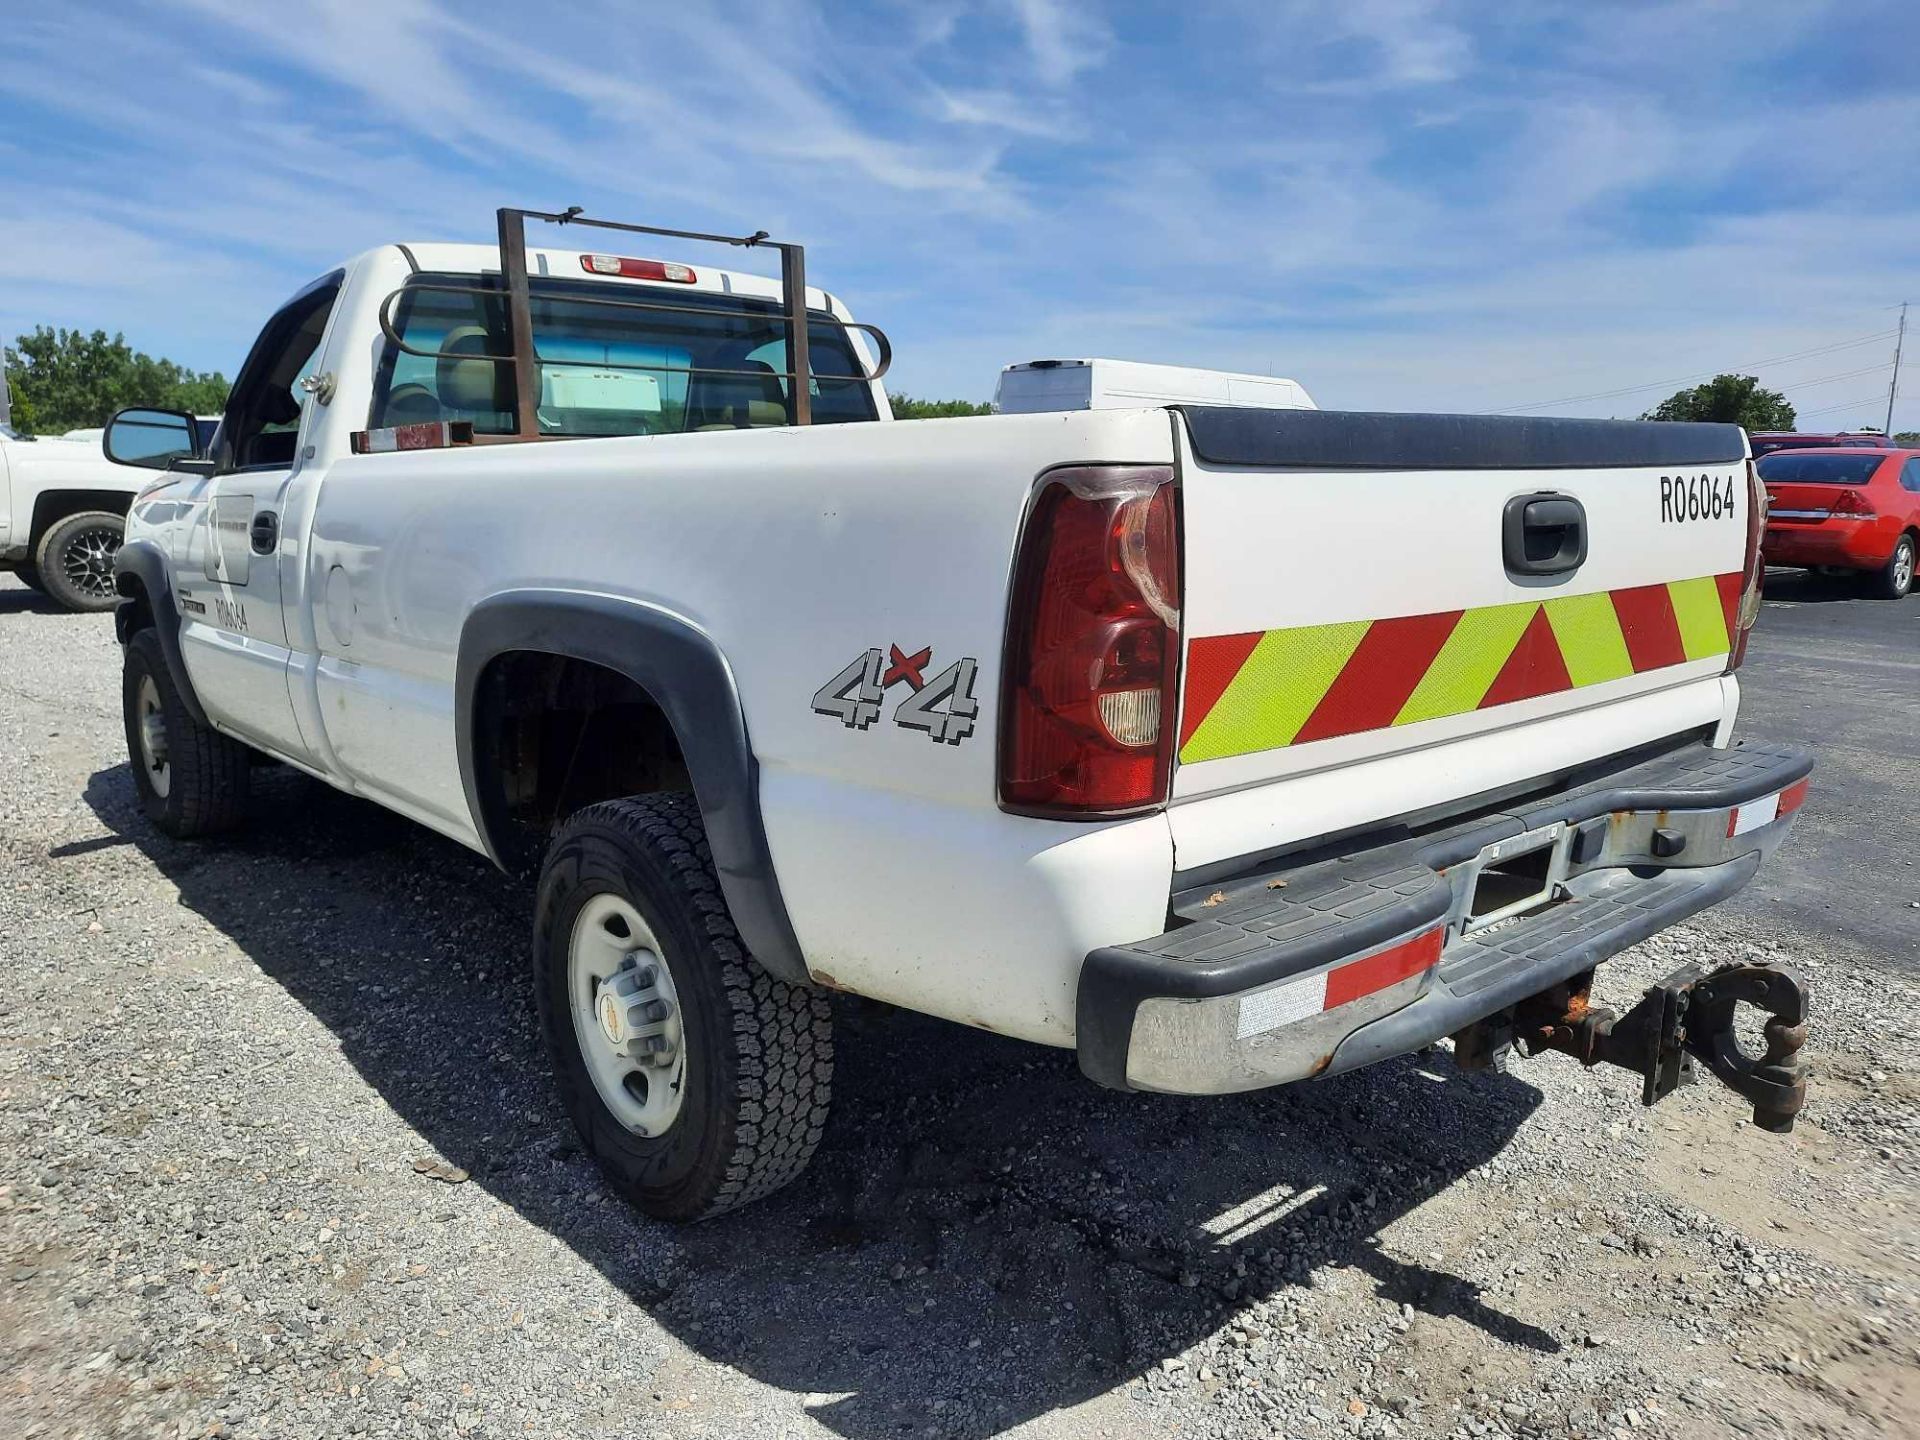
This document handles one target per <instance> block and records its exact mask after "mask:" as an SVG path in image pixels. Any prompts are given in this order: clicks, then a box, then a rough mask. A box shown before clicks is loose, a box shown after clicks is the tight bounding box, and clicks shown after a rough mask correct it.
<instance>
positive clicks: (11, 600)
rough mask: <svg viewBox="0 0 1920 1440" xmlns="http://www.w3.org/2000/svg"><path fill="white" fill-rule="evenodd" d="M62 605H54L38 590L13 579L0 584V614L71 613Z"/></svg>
mask: <svg viewBox="0 0 1920 1440" xmlns="http://www.w3.org/2000/svg"><path fill="white" fill-rule="evenodd" d="M73 613H74V612H73V611H71V610H69V609H67V607H66V606H64V605H56V604H54V602H53V601H51V600H49V599H48V598H47V597H46V596H44V595H42V594H41V593H40V592H39V591H38V590H34V589H32V588H30V587H28V586H26V585H22V584H20V583H19V582H18V581H14V582H13V583H11V584H5V585H0V615H71V614H73Z"/></svg>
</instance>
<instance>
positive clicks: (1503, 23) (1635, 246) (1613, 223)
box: [0, 0, 1920, 428]
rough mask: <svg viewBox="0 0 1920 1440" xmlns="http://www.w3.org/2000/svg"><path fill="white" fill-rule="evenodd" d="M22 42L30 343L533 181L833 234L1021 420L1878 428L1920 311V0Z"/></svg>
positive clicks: (238, 337)
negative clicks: (1289, 416)
mask: <svg viewBox="0 0 1920 1440" xmlns="http://www.w3.org/2000/svg"><path fill="white" fill-rule="evenodd" d="M9 8H12V7H9ZM22 8H25V7H22ZM6 30H7V51H8V54H7V59H6V62H5V64H4V65H3V66H0V181H3V182H4V184H3V186H0V197H4V203H0V331H4V332H5V333H6V334H7V335H9V336H10V335H12V334H13V333H15V332H17V331H19V330H21V329H23V328H27V327H30V326H31V325H33V324H35V323H48V324H58V325H73V326H84V327H87V328H92V327H95V326H98V327H103V328H105V329H108V330H122V331H125V332H126V335H127V337H128V339H129V340H130V341H131V342H132V343H134V344H135V345H136V346H138V347H140V348H142V349H145V350H149V351H152V352H155V353H159V354H165V355H169V356H172V357H173V358H175V359H178V360H181V361H183V362H185V363H188V364H192V365H194V366H197V367H203V368H220V369H224V370H226V371H227V372H228V373H229V374H231V373H232V371H233V370H234V368H235V367H236V366H237V364H238V362H239V360H240V358H241V357H242V355H243V353H244V351H245V348H246V346H247V344H248V342H249V341H250V340H251V338H252V334H253V331H254V329H255V327H256V326H257V324H258V322H259V321H260V320H261V319H262V318H264V316H265V314H266V312H267V311H268V309H269V308H270V307H271V306H272V305H273V304H274V303H275V302H277V301H278V300H279V299H280V298H282V297H283V296H284V295H286V294H287V293H289V292H291V291H292V290H293V289H294V288H295V287H296V286H297V285H299V284H300V283H301V282H302V281H304V280H305V279H307V278H309V277H310V276H311V275H313V274H315V273H318V272H319V271H321V270H322V269H324V268H326V267H328V266H329V265H331V264H332V263H334V262H335V261H336V260H338V259H341V258H344V257H345V256H347V255H349V254H352V253H355V252H357V251H359V250H363V249H365V248H367V247H369V246H371V245H374V244H378V243H381V242H384V241H388V240H395V239H441V238H444V239H486V238H488V237H489V235H490V228H491V216H492V212H493V209H494V207H496V206H497V205H500V204H518V205H526V206H532V207H547V208H559V207H561V206H564V205H568V204H579V205H583V206H585V207H586V208H587V210H588V212H589V213H593V214H604V215H607V216H610V217H614V218H623V219H632V220H640V221H644V222H648V223H655V224H665V225H671V226H681V227H687V228H694V229H709V228H710V229H716V230H726V231H737V230H748V229H753V228H765V229H767V230H770V231H772V232H774V233H775V234H776V235H778V236H780V237H782V238H789V239H797V240H800V241H802V242H804V243H805V244H806V245H807V247H808V259H809V264H810V267H811V273H812V276H813V278H814V279H815V280H816V282H817V283H823V284H825V285H827V286H828V287H829V288H831V289H833V290H834V291H835V292H836V293H838V294H841V295H843V296H844V297H846V299H847V300H848V303H849V304H850V305H851V306H852V307H853V309H854V311H855V313H856V314H857V315H858V316H859V317H860V318H862V319H866V320H869V321H872V322H875V323H877V324H879V325H881V326H883V327H884V328H885V329H886V330H887V331H888V332H889V334H890V335H891V336H892V337H893V340H894V344H895V349H896V355H897V359H896V362H895V371H894V375H893V377H892V384H893V387H894V388H896V389H903V390H907V391H910V392H912V393H916V394H931V395H940V396H949V395H953V396H964V397H969V398H981V399H984V398H986V397H987V396H988V395H990V394H991V392H992V389H993V383H994V377H995V375H996V374H997V372H998V370H999V367H1000V366H1001V365H1003V364H1005V363H1008V362H1010V361H1015V360H1022V359H1030V358H1036V357H1043V356H1059V355H1115V356H1122V357H1127V358H1133V359H1143V360H1160V361H1167V362H1173V363H1181V364H1197V365H1209V366H1215V367H1218V368H1224V369H1236V370H1249V371H1254V372H1259V373H1269V372H1270V373H1277V374H1285V375H1291V376H1293V377H1295V378H1297V379H1299V380H1301V381H1302V382H1303V383H1305V384H1306V385H1307V387H1308V388H1309V389H1310V390H1311V391H1312V392H1313V393H1314V394H1315V396H1316V397H1317V398H1318V399H1319V400H1320V402H1321V403H1322V404H1323V405H1329V406H1340V407H1346V408H1361V409H1364V408H1380V409H1461V410H1492V409H1511V408H1518V407H1522V406H1529V407H1533V408H1535V409H1537V410H1539V411H1540V412H1542V413H1546V412H1554V413H1565V414H1597V415H1606V414H1632V413H1636V412H1637V411H1638V410H1640V409H1643V408H1645V407H1646V406H1647V405H1650V404H1652V403H1653V402H1654V401H1656V400H1658V399H1660V398H1661V397H1662V396H1663V395H1664V394H1666V393H1667V392H1668V391H1670V390H1671V389H1673V388H1676V387H1677V385H1678V383H1680V382H1681V381H1687V380H1691V379H1693V378H1695V377H1696V376H1698V377H1700V378H1704V377H1705V376H1706V375H1707V374H1710V373H1712V372H1713V371H1715V370H1718V369H1725V368H1745V369H1748V370H1752V371H1755V372H1756V373H1759V374H1760V375H1761V376H1762V378H1763V379H1764V380H1765V381H1767V382H1768V383H1770V384H1773V385H1776V386H1779V387H1782V388H1785V389H1786V390H1787V392H1788V396H1789V398H1790V399H1792V400H1793V401H1794V402H1795V403H1796V404H1797V405H1798V406H1799V407H1800V409H1801V411H1802V416H1803V424H1804V426H1805V427H1806V428H1825V427H1827V426H1830V425H1834V426H1837V425H1845V424H1858V423H1876V424H1877V423H1878V422H1879V420H1880V419H1881V417H1882V415H1883V413H1884V409H1885V398H1884V397H1885V393H1886V378H1887V377H1886V371H1885V365H1886V362H1887V361H1888V359H1889V358H1890V352H1891V337H1890V334H1889V333H1886V332H1890V331H1891V329H1892V326H1893V323H1894V320H1895V318H1896V317H1895V313H1894V311H1893V309H1891V308H1890V307H1893V306H1896V305H1897V304H1898V302H1899V301H1901V300H1902V299H1912V300H1914V301H1916V302H1920V78H1916V77H1920V6H1916V5H1914V4H1912V3H1911V0H1884V3H1883V0H1852V3H1835V4H1822V3H1819V0H1740V3H1735V0H1724V3H1722V0H1674V3H1662V4H1652V3H1648V4H1641V3H1631V0H1625V3H1616V0H1573V3H1557V0H1522V3H1477V4H1450V3H1437V0H1264V3H1263V0H1246V3H1221V4H1208V3H1204V0H1203V3H1197V4H1190V5H1185V6H1179V7H1168V6H1161V5H1153V6H1137V7H1134V6H1112V7H1099V6H1094V5H1082V4H1078V3H1073V0H978V3H945V0H922V3H889V0H862V3H845V4H840V3H834V4H825V3H819V4H815V3H804V0H796V3H790V4H788V3H741V4H733V3H726V4H712V5H706V4H700V3H698V0H683V3H681V4H677V5H675V4H662V3H657V0H653V3H639V0H622V3H614V0H568V3H566V4H564V5H549V6H534V5H527V4H524V3H520V4H515V5H504V4H495V3H491V0H473V3H454V0H378V3H371V0H303V3H301V4H299V5H289V6H282V5H265V4H260V3H257V0H188V3H177V4H172V5H165V4H146V5H141V6H139V7H137V8H136V7H132V6H115V5H95V4H87V3H78V0H69V3H63V4H61V5H53V6H34V7H31V9H30V10H28V13H25V14H15V15H12V16H10V17H9V18H8V21H7V26H6ZM692 258H698V257H697V256H695V257H692ZM1915 328H1916V330H1920V311H1917V312H1916V318H1915ZM1917 351H1920V344H1916V345H1914V346H1910V347H1909V356H1910V358H1912V359H1914V360H1915V361H1916V362H1917V363H1916V366H1915V371H1914V378H1913V379H1911V380H1910V381H1909V382H1908V383H1907V384H1906V386H1905V387H1904V390H1905V392H1906V393H1905V394H1904V395H1903V396H1902V399H1901V403H1900V405H1899V407H1898V409H1897V412H1896V419H1895V423H1896V425H1897V426H1899V427H1901V428H1920V354H1916V353H1915V352H1917ZM1806 352H1814V353H1806ZM1783 357H1793V358H1783ZM1759 362H1770V363H1759ZM1869 367H1879V368H1877V369H1876V368H1869ZM1856 371H1857V372H1861V373H1857V374H1856V373H1850V372H1856ZM1656 382H1657V383H1656ZM1668 382H1671V383H1668ZM1627 387H1647V388H1634V389H1627ZM1614 391H1622V392H1624V393H1619V394H1611V393H1607V392H1614ZM1876 397H1878V398H1876Z"/></svg>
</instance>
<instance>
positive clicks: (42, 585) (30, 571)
mask: <svg viewBox="0 0 1920 1440" xmlns="http://www.w3.org/2000/svg"><path fill="white" fill-rule="evenodd" d="M13 578H14V579H16V580H18V581H19V582H20V583H21V584H22V585H24V586H26V587H27V588H28V589H29V590H32V591H35V592H37V593H38V594H41V595H44V594H46V593H47V582H46V581H44V580H42V579H41V578H40V572H39V571H38V570H36V569H34V568H33V566H31V565H22V566H21V567H20V568H19V569H17V570H15V571H14V572H13Z"/></svg>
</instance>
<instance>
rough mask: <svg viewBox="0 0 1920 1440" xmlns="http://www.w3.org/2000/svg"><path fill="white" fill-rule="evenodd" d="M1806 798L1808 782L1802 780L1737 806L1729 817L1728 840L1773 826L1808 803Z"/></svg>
mask: <svg viewBox="0 0 1920 1440" xmlns="http://www.w3.org/2000/svg"><path fill="white" fill-rule="evenodd" d="M1806 798H1807V782H1806V781H1805V780H1802V781H1799V782H1798V783H1797V784H1793V785H1789V786H1788V787H1787V788H1786V789H1784V790H1779V791H1776V792H1775V793H1773V794H1772V795H1763V796H1761V797H1760V798H1759V799H1758V800H1749V801H1748V802H1747V803H1746V804H1745V805H1737V806H1735V807H1734V809H1733V813H1732V814H1730V815H1729V816H1727V838H1728V839H1729V840H1731V839H1732V838H1733V837H1734V836H1736V835H1745V834H1746V833H1747V832H1748V831H1749V830H1758V829H1759V828H1760V827H1761V826H1762V825H1771V824H1772V823H1773V822H1774V821H1776V820H1778V819H1779V818H1780V817H1781V816H1782V815H1791V814H1792V813H1793V812H1794V811H1796V810H1798V809H1799V808H1800V807H1801V805H1802V804H1804V803H1805V802H1806Z"/></svg>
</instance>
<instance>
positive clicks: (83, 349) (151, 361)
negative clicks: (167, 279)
mask: <svg viewBox="0 0 1920 1440" xmlns="http://www.w3.org/2000/svg"><path fill="white" fill-rule="evenodd" d="M6 372H7V384H8V386H9V387H10V388H11V389H12V391H13V428H14V429H16V430H18V431H19V432H20V433H21V434H23V435H34V434H45V435H58V434H60V433H62V432H63V431H67V430H77V429H79V428H81V427H82V426H87V425H104V424H106V422H107V417H108V416H110V415H112V414H113V412H114V411H116V410H118V409H120V408H121V407H122V406H126V405H154V406H158V407H160V408H161V409H166V410H187V411H191V412H192V413H194V414H196V415H211V414H216V413H218V412H219V411H220V410H222V409H224V408H225V407H226V403H227V389H228V386H227V379H226V377H225V376H224V375H221V374H219V373H218V372H207V373H202V372H200V371H197V370H189V369H187V368H186V367H185V366H182V365H176V364H174V363H173V361H171V360H157V359H155V358H154V357H153V356H151V355H146V354H143V353H141V352H140V351H138V350H135V349H133V348H132V347H131V346H130V345H128V344H127V341H126V337H125V336H123V335H115V336H114V337H113V338H112V339H108V338H107V332H106V331H104V330H95V331H94V332H93V333H92V334H91V335H89V334H86V333H85V332H84V331H80V330H55V329H53V328H51V327H49V326H46V325H39V326H35V327H34V330H33V332H32V333H31V334H28V335H22V336H20V337H19V338H18V339H16V340H15V341H14V343H13V344H12V345H9V346H8V347H7V348H6Z"/></svg>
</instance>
